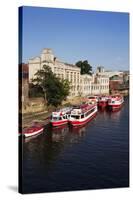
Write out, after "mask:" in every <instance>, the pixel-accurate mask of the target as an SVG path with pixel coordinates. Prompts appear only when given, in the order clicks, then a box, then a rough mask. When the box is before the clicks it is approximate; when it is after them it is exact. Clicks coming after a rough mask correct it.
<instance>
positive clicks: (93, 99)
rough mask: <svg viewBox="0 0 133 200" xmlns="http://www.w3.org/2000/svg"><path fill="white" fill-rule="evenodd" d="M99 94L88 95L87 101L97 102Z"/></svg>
mask: <svg viewBox="0 0 133 200" xmlns="http://www.w3.org/2000/svg"><path fill="white" fill-rule="evenodd" d="M98 98H99V97H98V96H88V97H87V102H88V103H89V104H96V103H98Z"/></svg>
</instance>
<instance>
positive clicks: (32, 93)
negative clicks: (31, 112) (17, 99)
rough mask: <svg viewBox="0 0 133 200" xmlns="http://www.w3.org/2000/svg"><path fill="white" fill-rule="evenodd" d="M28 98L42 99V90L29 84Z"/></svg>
mask: <svg viewBox="0 0 133 200" xmlns="http://www.w3.org/2000/svg"><path fill="white" fill-rule="evenodd" d="M29 97H30V98H32V97H43V93H42V88H41V87H40V86H39V85H34V84H33V83H30V84H29Z"/></svg>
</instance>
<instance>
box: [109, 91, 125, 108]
mask: <svg viewBox="0 0 133 200" xmlns="http://www.w3.org/2000/svg"><path fill="white" fill-rule="evenodd" d="M123 102H124V98H123V96H121V95H113V96H111V97H109V99H108V108H109V109H111V110H112V111H115V110H118V109H120V108H121V106H122V104H123Z"/></svg>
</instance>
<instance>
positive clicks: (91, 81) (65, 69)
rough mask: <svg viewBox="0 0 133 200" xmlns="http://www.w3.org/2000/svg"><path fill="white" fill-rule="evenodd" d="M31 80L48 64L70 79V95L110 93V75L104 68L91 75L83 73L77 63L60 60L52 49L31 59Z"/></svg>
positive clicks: (56, 72) (54, 71)
mask: <svg viewBox="0 0 133 200" xmlns="http://www.w3.org/2000/svg"><path fill="white" fill-rule="evenodd" d="M28 65H29V81H31V79H32V78H34V77H35V73H36V72H37V70H39V69H42V67H43V65H48V66H49V67H51V70H52V72H53V73H54V74H56V76H57V77H59V78H61V79H68V80H69V82H70V83H71V91H70V96H71V97H73V96H79V95H82V96H86V95H90V94H91V95H92V94H108V93H109V76H108V75H106V74H105V73H104V70H103V68H102V73H101V71H100V70H101V68H98V70H97V72H96V73H95V74H93V75H92V76H90V75H87V74H85V75H81V74H80V68H78V67H77V66H75V65H72V64H68V63H64V62H61V61H60V60H58V59H57V58H56V57H55V56H54V54H53V52H52V50H51V49H48V48H47V49H44V50H43V51H42V53H41V55H40V57H35V58H32V59H30V60H29V62H28Z"/></svg>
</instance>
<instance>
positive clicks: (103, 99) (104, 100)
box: [98, 96, 108, 109]
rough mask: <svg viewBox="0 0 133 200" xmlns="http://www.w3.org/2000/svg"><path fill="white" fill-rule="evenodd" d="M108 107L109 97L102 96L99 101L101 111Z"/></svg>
mask: <svg viewBox="0 0 133 200" xmlns="http://www.w3.org/2000/svg"><path fill="white" fill-rule="evenodd" d="M107 106H108V97H107V96H100V97H99V99H98V107H99V108H100V109H103V108H106V107H107Z"/></svg>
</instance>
